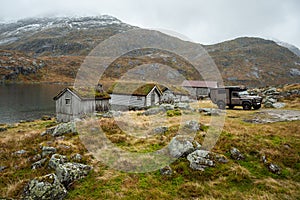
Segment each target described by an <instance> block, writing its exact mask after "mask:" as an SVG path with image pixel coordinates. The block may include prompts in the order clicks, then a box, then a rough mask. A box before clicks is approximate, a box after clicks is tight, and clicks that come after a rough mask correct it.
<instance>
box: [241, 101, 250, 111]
mask: <svg viewBox="0 0 300 200" xmlns="http://www.w3.org/2000/svg"><path fill="white" fill-rule="evenodd" d="M243 109H244V110H251V104H250V103H249V102H244V103H243Z"/></svg>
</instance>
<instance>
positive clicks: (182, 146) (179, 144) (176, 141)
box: [168, 135, 194, 158]
mask: <svg viewBox="0 0 300 200" xmlns="http://www.w3.org/2000/svg"><path fill="white" fill-rule="evenodd" d="M168 149H169V153H170V155H171V156H172V157H174V158H179V157H181V156H185V155H187V154H189V153H191V152H193V151H194V146H193V144H192V141H191V139H190V138H188V137H185V136H180V135H178V136H175V137H174V138H172V140H171V141H170V143H169V145H168Z"/></svg>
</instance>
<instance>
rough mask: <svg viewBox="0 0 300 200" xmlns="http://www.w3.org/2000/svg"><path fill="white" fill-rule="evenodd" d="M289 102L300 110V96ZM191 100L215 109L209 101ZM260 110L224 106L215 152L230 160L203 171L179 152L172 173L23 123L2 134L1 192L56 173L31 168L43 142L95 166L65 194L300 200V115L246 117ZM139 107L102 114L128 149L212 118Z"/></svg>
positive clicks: (102, 122) (140, 148) (15, 191)
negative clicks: (115, 165) (96, 155)
mask: <svg viewBox="0 0 300 200" xmlns="http://www.w3.org/2000/svg"><path fill="white" fill-rule="evenodd" d="M287 103H288V106H290V105H291V104H292V105H296V106H295V109H299V106H297V104H296V103H297V102H294V101H290V102H287ZM192 106H193V107H194V108H198V107H212V108H215V105H213V104H211V103H210V102H209V101H201V102H199V103H194V104H193V105H192ZM259 111H260V110H258V111H243V110H240V109H235V110H226V116H225V117H226V121H225V124H224V127H223V130H222V133H221V135H220V136H219V138H218V141H217V144H216V145H215V146H214V148H213V151H214V152H218V153H221V154H224V155H225V156H227V158H228V160H229V162H228V163H227V164H217V165H216V167H214V168H209V169H206V170H205V172H200V171H193V170H192V169H190V168H189V163H188V161H187V160H186V159H185V158H180V159H178V160H176V161H175V162H174V163H172V164H171V165H170V166H171V168H172V169H173V171H174V173H173V174H172V175H171V176H162V175H160V173H159V171H154V172H149V173H141V174H138V173H137V174H135V173H124V172H120V171H116V170H114V169H111V168H109V167H107V166H105V165H104V164H103V163H101V162H99V161H97V160H95V159H91V157H93V155H92V154H90V153H88V152H87V150H86V149H85V147H84V145H83V144H82V138H80V135H74V134H67V135H65V136H64V138H63V139H62V138H61V139H55V138H53V137H51V136H44V137H41V136H40V135H39V134H40V133H41V132H42V131H43V130H44V129H45V128H46V126H51V125H53V124H54V122H53V121H46V122H44V121H35V122H30V123H24V124H18V125H17V126H15V127H11V128H8V130H7V131H4V132H1V133H0V145H1V150H0V156H1V165H5V166H8V169H5V170H4V171H3V172H0V173H1V177H0V188H1V189H0V197H10V198H18V197H20V195H21V193H22V188H23V187H24V184H26V183H27V181H28V180H30V179H32V178H34V177H36V176H40V175H45V174H47V173H49V172H50V171H49V169H48V168H47V167H46V166H45V167H43V168H41V169H39V170H38V171H32V170H31V169H30V166H31V164H32V162H33V161H32V160H31V159H32V158H33V156H34V155H36V154H37V153H38V152H39V151H40V149H39V145H50V146H55V147H57V148H58V153H61V154H64V155H67V156H68V157H71V155H73V154H74V153H77V152H78V153H81V154H82V155H84V162H85V163H88V164H90V165H92V166H93V167H94V170H93V172H92V173H91V174H90V175H89V176H88V177H86V178H85V179H83V180H80V181H78V182H76V183H75V184H74V185H73V186H72V188H71V190H70V191H69V195H68V197H67V199H272V200H273V199H299V198H300V192H299V189H298V188H299V187H300V184H299V183H300V173H299V171H300V165H299V163H300V155H299V149H300V140H299V125H300V124H299V121H293V122H277V123H271V124H250V123H246V122H244V121H243V119H244V118H246V117H247V116H249V115H252V114H254V113H256V112H259ZM137 113H138V112H133V111H130V112H128V113H126V114H124V115H123V116H121V117H119V118H115V119H114V120H112V119H104V118H103V119H99V121H97V123H96V125H97V126H101V127H102V129H103V130H104V131H105V133H106V137H107V138H108V139H109V140H110V141H112V142H113V143H114V144H115V145H117V146H118V147H120V148H122V149H123V150H125V151H132V152H152V151H156V150H158V149H161V148H163V147H164V146H165V145H167V144H168V143H169V141H170V140H171V138H172V137H174V135H176V133H177V132H178V129H179V127H180V123H181V122H185V121H186V120H189V119H195V118H196V119H199V120H198V121H199V122H200V123H202V124H206V125H209V124H210V123H211V119H212V118H211V116H205V115H202V114H201V115H199V114H195V113H192V112H185V113H184V114H183V115H181V116H174V117H167V116H166V115H154V116H143V115H138V114H137ZM91 123H92V122H85V125H86V127H92V125H93V124H91ZM166 124H167V126H168V127H169V130H168V131H167V132H165V133H164V134H149V133H150V132H151V130H152V129H153V127H157V126H163V125H166ZM2 126H3V125H2ZM87 130H88V129H87ZM205 131H207V130H205ZM83 134H84V133H83ZM203 135H205V132H203V131H199V132H198V133H197V134H196V137H195V139H196V140H197V141H198V142H200V143H201V142H203V139H204V137H203ZM16 138H18V139H16ZM99 139H101V138H99ZM88 140H91V144H94V143H93V140H95V136H93V135H91V137H90V138H88V139H87V141H88ZM99 141H101V140H99ZM63 146H69V147H70V148H69V149H65V148H63ZM231 147H237V148H238V149H239V150H240V151H241V152H242V153H243V154H244V155H245V156H246V160H244V161H234V160H232V159H230V156H229V153H228V151H229V149H230V148H231ZM20 149H24V150H26V151H27V153H26V154H24V155H22V156H17V155H13V156H12V153H13V152H15V151H17V150H20ZM262 155H266V156H267V158H268V160H269V161H271V162H274V163H275V164H277V165H279V166H280V167H281V168H282V173H281V174H280V175H274V174H272V173H270V172H269V171H268V170H267V168H266V167H265V166H264V164H263V163H262V162H261V156H262ZM102 156H103V155H102Z"/></svg>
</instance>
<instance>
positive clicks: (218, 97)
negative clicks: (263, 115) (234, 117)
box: [209, 86, 262, 110]
mask: <svg viewBox="0 0 300 200" xmlns="http://www.w3.org/2000/svg"><path fill="white" fill-rule="evenodd" d="M209 97H210V99H211V100H212V102H213V103H215V104H217V105H218V107H219V109H225V108H226V106H228V107H229V108H230V109H233V108H234V107H235V106H242V107H243V109H244V110H251V108H253V109H255V110H256V109H259V108H260V107H261V102H262V98H261V97H259V96H251V95H249V93H248V92H247V88H246V87H243V86H226V87H222V88H211V89H210V94H209Z"/></svg>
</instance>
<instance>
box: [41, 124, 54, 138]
mask: <svg viewBox="0 0 300 200" xmlns="http://www.w3.org/2000/svg"><path fill="white" fill-rule="evenodd" d="M55 128H56V126H54V127H51V128H47V129H46V131H44V132H42V133H41V136H44V135H52V134H53V132H54V130H55Z"/></svg>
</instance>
